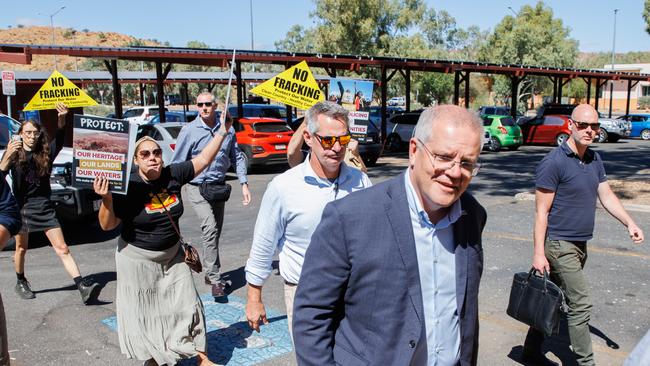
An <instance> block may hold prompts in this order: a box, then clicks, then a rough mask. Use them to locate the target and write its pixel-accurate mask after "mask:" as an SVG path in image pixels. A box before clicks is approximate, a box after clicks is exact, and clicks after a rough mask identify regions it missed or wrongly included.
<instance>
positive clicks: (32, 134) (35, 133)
mask: <svg viewBox="0 0 650 366" xmlns="http://www.w3.org/2000/svg"><path fill="white" fill-rule="evenodd" d="M23 133H24V134H25V135H27V136H34V137H38V136H40V135H41V133H40V132H39V131H23Z"/></svg>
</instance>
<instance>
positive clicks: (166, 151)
mask: <svg viewBox="0 0 650 366" xmlns="http://www.w3.org/2000/svg"><path fill="white" fill-rule="evenodd" d="M185 125H187V123H183V122H165V123H155V124H154V123H146V124H141V125H139V126H138V133H137V136H136V141H137V140H138V139H139V138H141V137H143V136H149V137H151V138H152V139H154V140H156V142H157V143H158V145H160V148H161V149H162V151H163V162H164V163H165V165H169V163H171V161H172V156H174V149H175V148H176V138H177V137H178V134H179V133H180V132H181V128H183V126H185Z"/></svg>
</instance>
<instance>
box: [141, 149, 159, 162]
mask: <svg viewBox="0 0 650 366" xmlns="http://www.w3.org/2000/svg"><path fill="white" fill-rule="evenodd" d="M151 154H153V156H155V157H157V158H159V157H160V156H161V155H162V149H161V148H157V149H153V150H140V151H138V156H140V159H148V158H149V156H151Z"/></svg>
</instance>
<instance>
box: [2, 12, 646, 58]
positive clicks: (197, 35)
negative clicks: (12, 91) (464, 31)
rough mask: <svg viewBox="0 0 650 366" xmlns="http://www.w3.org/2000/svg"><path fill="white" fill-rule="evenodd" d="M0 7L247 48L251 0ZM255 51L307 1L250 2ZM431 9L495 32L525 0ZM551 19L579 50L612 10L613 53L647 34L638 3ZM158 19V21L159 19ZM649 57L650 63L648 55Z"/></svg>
mask: <svg viewBox="0 0 650 366" xmlns="http://www.w3.org/2000/svg"><path fill="white" fill-rule="evenodd" d="M5 2H6V3H5V5H4V6H3V7H2V8H3V9H2V11H1V12H0V27H1V28H7V27H8V26H10V25H11V26H14V27H15V26H16V25H17V24H19V23H21V24H24V25H49V24H50V14H52V13H54V12H55V11H57V9H59V8H60V7H61V6H65V7H66V8H65V9H63V10H62V11H60V12H59V13H58V14H57V15H56V16H54V25H55V26H58V27H66V28H67V27H73V28H75V29H77V30H81V29H84V28H87V29H90V30H91V31H104V32H106V31H114V32H119V33H124V34H129V35H132V36H135V37H138V38H148V39H157V40H159V41H169V42H170V43H171V44H172V45H173V46H178V47H183V46H185V45H186V44H187V42H188V41H190V40H199V41H202V42H205V43H207V44H208V45H210V47H214V48H217V47H225V48H237V49H250V48H251V32H250V7H249V4H250V0H248V1H247V0H239V1H224V0H216V1H206V2H196V1H188V2H183V1H169V0H158V1H150V0H130V1H125V0H111V1H102V2H96V1H88V0H86V1H81V0H63V1H61V0H23V1H5ZM252 3H253V23H254V28H253V35H254V44H255V49H258V50H273V49H274V48H275V47H274V42H275V41H277V40H279V39H282V38H283V37H284V35H285V34H286V32H287V30H289V28H290V27H291V26H292V25H294V24H301V25H303V26H310V25H311V24H312V20H311V19H310V18H309V13H310V12H311V11H312V10H313V9H314V3H313V2H312V1H309V0H252ZM427 3H428V4H429V6H433V7H434V8H436V9H444V10H447V11H448V12H449V13H450V14H451V15H452V16H454V17H455V18H456V21H457V22H458V24H459V25H460V26H462V27H468V26H470V25H478V26H479V27H481V29H493V28H494V26H495V25H496V24H497V23H498V22H499V21H500V20H501V19H502V18H503V17H504V16H505V15H508V14H512V12H511V10H509V9H508V7H511V8H512V9H514V11H515V12H516V11H518V10H519V8H520V7H521V6H522V5H524V4H531V5H534V4H535V3H536V2H535V1H525V0H508V1H500V0H482V1H477V0H475V1H463V0H437V1H433V0H427ZM546 4H547V5H549V6H551V8H553V10H554V13H555V16H556V17H559V18H561V19H562V20H563V22H564V24H565V25H568V26H569V27H570V28H571V36H572V37H573V38H575V39H577V40H578V41H579V42H580V50H581V51H587V52H594V51H606V52H611V49H612V34H613V29H614V24H613V23H614V12H613V11H614V8H618V9H620V10H619V12H618V16H617V27H616V51H617V52H628V51H648V50H650V35H648V34H647V33H646V32H645V30H644V27H645V22H644V21H643V19H642V17H641V13H642V11H643V1H642V0H617V1H602V0H591V1H586V0H570V1H569V0H564V1H560V0H548V1H546ZM161 19H162V20H161ZM649 61H650V60H649Z"/></svg>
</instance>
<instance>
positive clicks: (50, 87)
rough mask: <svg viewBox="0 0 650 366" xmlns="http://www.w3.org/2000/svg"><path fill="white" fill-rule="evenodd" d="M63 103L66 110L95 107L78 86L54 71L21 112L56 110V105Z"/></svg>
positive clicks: (93, 102) (92, 100) (94, 103)
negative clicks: (66, 107)
mask: <svg viewBox="0 0 650 366" xmlns="http://www.w3.org/2000/svg"><path fill="white" fill-rule="evenodd" d="M59 102H62V103H65V105H66V106H68V108H78V107H87V106H91V105H97V102H95V100H94V99H93V98H91V97H89V96H88V94H86V93H85V92H84V91H83V90H81V89H80V88H79V87H78V86H76V85H74V84H73V83H72V82H71V81H70V80H68V78H66V77H65V76H63V75H62V74H61V73H60V72H58V71H56V70H54V72H52V75H50V77H49V78H48V79H47V81H45V84H43V86H41V88H40V89H38V92H37V93H36V94H34V96H33V97H32V100H30V101H29V103H27V106H25V108H24V109H23V110H25V111H39V110H44V109H56V103H59Z"/></svg>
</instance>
